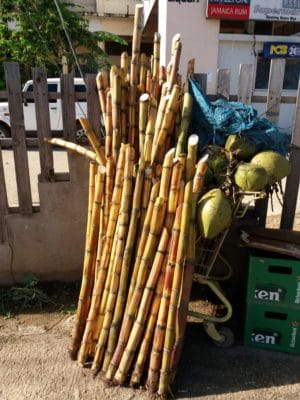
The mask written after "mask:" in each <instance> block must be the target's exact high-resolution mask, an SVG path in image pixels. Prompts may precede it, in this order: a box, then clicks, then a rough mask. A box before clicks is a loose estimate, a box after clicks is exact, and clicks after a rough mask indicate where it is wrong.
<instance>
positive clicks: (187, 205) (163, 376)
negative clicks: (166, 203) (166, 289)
mask: <svg viewBox="0 0 300 400" xmlns="http://www.w3.org/2000/svg"><path fill="white" fill-rule="evenodd" d="M191 196H192V182H191V181H190V182H188V183H187V184H186V186H185V193H184V202H183V206H182V218H181V223H180V235H179V242H178V249H177V255H176V264H175V269H174V277H173V284H172V291H171V298H170V306H169V310H168V319H167V327H166V335H165V340H164V347H163V358H162V365H161V371H160V379H159V387H158V394H159V395H160V396H165V395H166V393H167V391H168V388H169V385H170V378H171V376H170V365H171V351H172V348H173V345H174V342H175V323H176V310H177V306H178V303H179V296H180V289H181V284H182V277H183V266H184V261H185V258H186V249H187V243H188V241H187V239H188V232H189V224H190V213H191Z"/></svg>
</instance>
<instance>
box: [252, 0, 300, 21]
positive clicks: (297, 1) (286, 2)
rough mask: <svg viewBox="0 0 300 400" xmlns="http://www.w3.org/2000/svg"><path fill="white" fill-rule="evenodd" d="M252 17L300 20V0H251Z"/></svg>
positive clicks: (274, 19)
mask: <svg viewBox="0 0 300 400" xmlns="http://www.w3.org/2000/svg"><path fill="white" fill-rule="evenodd" d="M250 19H253V20H264V21H292V22H293V21H300V0H268V1H262V0H251V6H250Z"/></svg>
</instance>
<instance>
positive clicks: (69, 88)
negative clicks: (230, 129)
mask: <svg viewBox="0 0 300 400" xmlns="http://www.w3.org/2000/svg"><path fill="white" fill-rule="evenodd" d="M4 69H5V77H6V86H7V90H6V91H2V92H0V98H7V99H8V102H9V110H10V119H11V137H12V139H11V143H12V149H13V153H14V160H15V173H16V182H17V193H18V200H19V207H18V209H17V212H19V213H20V214H30V213H32V212H33V211H34V210H33V205H32V195H31V186H30V179H29V168H28V155H27V144H28V143H29V139H26V132H25V126H24V115H23V106H22V104H23V101H24V98H30V97H31V98H32V97H33V98H34V100H35V107H36V119H37V143H38V148H39V158H40V167H41V174H40V176H39V181H40V182H41V181H42V182H43V181H46V182H55V181H56V180H58V177H57V174H56V173H55V171H54V166H53V149H52V146H50V145H49V144H47V143H46V142H45V141H44V139H45V138H46V137H49V136H50V134H51V132H50V117H49V105H48V102H49V99H53V98H61V102H62V120H63V136H64V138H65V139H67V140H71V141H74V140H75V137H76V117H75V101H76V98H77V96H79V93H78V94H77V93H75V89H74V85H73V77H72V76H71V75H62V77H61V93H58V94H56V93H48V87H47V74H46V70H44V69H41V68H33V69H32V79H33V85H34V91H33V94H28V93H27V94H24V93H23V92H22V87H21V81H20V72H19V66H18V64H17V63H13V62H8V63H4ZM284 69H285V60H284V59H273V60H272V61H271V69H270V78H269V85H268V93H267V96H254V95H253V76H254V74H253V72H254V69H253V65H249V64H243V65H241V66H240V74H239V88H238V93H237V95H236V96H231V95H230V70H228V69H222V70H219V71H218V74H217V76H218V77H217V95H216V96H209V97H210V99H212V100H214V99H216V98H217V97H220V96H223V97H224V98H227V99H229V100H237V101H241V102H243V103H246V104H251V103H259V102H265V103H266V117H267V118H268V119H269V120H271V121H273V122H275V123H277V122H278V118H279V111H280V104H281V103H288V104H292V103H296V108H295V109H296V113H295V122H294V126H293V130H292V143H291V151H290V160H291V163H292V173H291V175H290V176H289V177H288V179H287V183H286V189H285V197H284V206H283V212H282V216H281V227H282V228H288V229H292V227H293V222H294V217H295V211H296V203H297V194H298V186H299V174H300V168H299V165H300V164H299V161H300V153H299V146H300V112H299V107H300V95H299V89H298V96H297V99H296V98H295V97H287V96H286V97H282V95H281V94H282V87H283V77H284ZM198 78H199V81H200V84H201V86H202V88H203V89H204V90H206V75H205V74H199V77H198ZM86 89H87V90H86V101H87V117H88V119H89V121H90V123H91V126H92V127H93V129H94V131H95V132H100V130H101V127H100V111H99V110H100V109H99V101H98V94H97V87H96V79H95V75H93V74H90V75H87V76H86ZM83 95H84V93H80V97H81V98H82V96H83ZM3 168H4V167H3V162H2V154H1V151H0V241H4V240H5V237H6V233H5V229H4V225H5V224H4V220H5V215H7V214H8V213H10V212H11V208H10V207H9V206H8V201H7V192H6V186H5V179H4V169H3ZM66 179H68V178H67V177H66ZM266 209H267V201H266V200H264V201H258V202H257V205H256V211H257V214H258V216H259V217H260V223H261V224H262V225H263V224H264V223H265V220H266ZM14 211H16V210H14Z"/></svg>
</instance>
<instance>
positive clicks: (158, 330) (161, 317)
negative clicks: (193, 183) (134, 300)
mask: <svg viewBox="0 0 300 400" xmlns="http://www.w3.org/2000/svg"><path fill="white" fill-rule="evenodd" d="M181 214H182V206H179V207H177V210H176V215H175V220H174V225H173V229H172V236H171V243H170V250H169V258H168V263H167V268H166V274H165V279H164V285H163V293H162V299H161V302H160V306H159V311H158V316H157V322H156V327H155V332H154V336H153V344H152V349H151V354H150V365H149V371H148V378H147V388H148V389H149V391H150V392H151V393H154V392H155V391H156V390H157V387H158V381H159V371H160V367H161V359H162V350H163V343H164V337H165V330H166V323H167V316H168V309H169V303H170V296H171V289H172V282H173V275H174V267H175V263H176V254H177V248H178V241H179V234H180V222H181Z"/></svg>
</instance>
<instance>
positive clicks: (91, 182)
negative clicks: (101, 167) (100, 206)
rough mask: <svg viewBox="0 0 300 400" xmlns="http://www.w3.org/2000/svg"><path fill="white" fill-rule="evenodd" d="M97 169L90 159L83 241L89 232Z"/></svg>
mask: <svg viewBox="0 0 300 400" xmlns="http://www.w3.org/2000/svg"><path fill="white" fill-rule="evenodd" d="M97 170H98V165H97V163H96V162H93V161H90V165H89V199H88V214H87V227H86V239H85V243H87V240H88V236H89V232H90V224H91V219H92V212H93V204H94V196H95V177H96V174H97Z"/></svg>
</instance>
